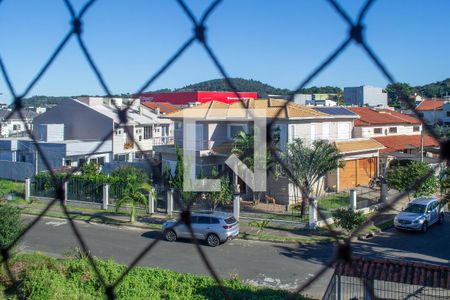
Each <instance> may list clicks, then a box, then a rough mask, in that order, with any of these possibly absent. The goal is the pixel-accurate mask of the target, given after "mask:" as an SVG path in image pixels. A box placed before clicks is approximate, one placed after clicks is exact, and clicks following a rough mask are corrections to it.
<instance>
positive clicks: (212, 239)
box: [206, 233, 220, 247]
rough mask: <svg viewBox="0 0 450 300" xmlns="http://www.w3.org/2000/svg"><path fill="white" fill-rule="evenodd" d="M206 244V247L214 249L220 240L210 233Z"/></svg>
mask: <svg viewBox="0 0 450 300" xmlns="http://www.w3.org/2000/svg"><path fill="white" fill-rule="evenodd" d="M206 242H207V243H208V246H210V247H216V246H219V244H220V239H219V237H218V236H217V234H214V233H210V234H208V237H207V238H206Z"/></svg>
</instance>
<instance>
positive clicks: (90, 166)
mask: <svg viewBox="0 0 450 300" xmlns="http://www.w3.org/2000/svg"><path fill="white" fill-rule="evenodd" d="M80 172H81V175H84V176H96V175H99V174H100V168H99V167H98V165H97V164H95V163H93V162H89V163H86V164H83V165H82V166H81V169H80Z"/></svg>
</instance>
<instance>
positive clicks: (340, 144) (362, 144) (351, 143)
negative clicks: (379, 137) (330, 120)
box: [335, 139, 384, 153]
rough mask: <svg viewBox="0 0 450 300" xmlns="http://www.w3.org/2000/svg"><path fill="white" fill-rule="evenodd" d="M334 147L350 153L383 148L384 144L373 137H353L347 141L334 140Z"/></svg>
mask: <svg viewBox="0 0 450 300" xmlns="http://www.w3.org/2000/svg"><path fill="white" fill-rule="evenodd" d="M335 145H336V148H338V150H339V151H340V152H342V153H352V152H360V151H368V150H379V149H383V148H384V146H383V145H382V144H380V143H379V142H377V141H375V140H373V139H354V140H347V141H336V142H335Z"/></svg>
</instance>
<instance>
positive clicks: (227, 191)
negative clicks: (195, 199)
mask: <svg viewBox="0 0 450 300" xmlns="http://www.w3.org/2000/svg"><path fill="white" fill-rule="evenodd" d="M211 176H212V177H213V178H217V177H218V176H219V174H218V172H217V167H216V166H214V167H213V169H212V171H211ZM207 198H208V200H209V202H210V203H211V208H212V210H216V208H217V206H218V205H225V204H228V203H230V202H231V201H232V199H233V191H232V190H231V183H230V179H229V178H228V176H227V175H226V174H224V175H222V176H221V177H220V190H219V191H217V192H211V193H208V194H207Z"/></svg>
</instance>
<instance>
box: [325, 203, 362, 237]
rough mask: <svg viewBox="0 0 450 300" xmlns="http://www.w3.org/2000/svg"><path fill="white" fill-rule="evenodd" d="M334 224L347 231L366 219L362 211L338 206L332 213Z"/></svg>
mask: <svg viewBox="0 0 450 300" xmlns="http://www.w3.org/2000/svg"><path fill="white" fill-rule="evenodd" d="M332 215H333V218H334V222H335V223H336V225H338V226H340V227H342V228H343V229H345V230H346V231H347V232H352V231H353V230H355V229H356V228H358V227H359V226H361V224H362V223H364V221H365V220H366V217H365V216H364V214H363V213H362V212H355V211H353V210H352V209H351V208H347V209H345V208H340V209H337V210H335V211H333V213H332Z"/></svg>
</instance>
